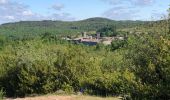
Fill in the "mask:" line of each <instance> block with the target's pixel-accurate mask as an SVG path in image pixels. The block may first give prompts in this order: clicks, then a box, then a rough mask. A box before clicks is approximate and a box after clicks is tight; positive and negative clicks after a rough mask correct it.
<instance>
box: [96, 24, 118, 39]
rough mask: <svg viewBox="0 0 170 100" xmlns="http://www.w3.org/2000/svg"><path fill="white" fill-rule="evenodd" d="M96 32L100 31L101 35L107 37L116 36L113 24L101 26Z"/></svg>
mask: <svg viewBox="0 0 170 100" xmlns="http://www.w3.org/2000/svg"><path fill="white" fill-rule="evenodd" d="M97 32H99V33H100V35H101V37H108V36H116V35H117V32H116V27H115V26H107V27H103V28H101V29H99V30H97Z"/></svg>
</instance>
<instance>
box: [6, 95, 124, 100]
mask: <svg viewBox="0 0 170 100" xmlns="http://www.w3.org/2000/svg"><path fill="white" fill-rule="evenodd" d="M5 100H121V99H120V98H114V97H108V98H102V97H93V96H76V95H72V96H56V95H46V96H37V97H26V98H16V99H5Z"/></svg>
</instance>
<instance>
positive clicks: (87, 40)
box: [63, 32, 124, 46]
mask: <svg viewBox="0 0 170 100" xmlns="http://www.w3.org/2000/svg"><path fill="white" fill-rule="evenodd" d="M63 39H64V40H67V41H70V42H73V43H76V44H79V43H82V44H84V45H89V46H94V45H97V44H99V43H101V44H104V45H111V43H112V41H114V40H124V37H123V36H114V37H101V34H100V33H99V32H96V34H95V35H89V34H87V32H82V33H81V36H79V37H77V38H73V39H72V38H68V37H64V38H63Z"/></svg>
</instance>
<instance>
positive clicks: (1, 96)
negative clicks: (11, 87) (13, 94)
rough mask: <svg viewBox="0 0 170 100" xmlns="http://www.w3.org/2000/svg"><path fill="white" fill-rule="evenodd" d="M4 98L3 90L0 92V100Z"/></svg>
mask: <svg viewBox="0 0 170 100" xmlns="http://www.w3.org/2000/svg"><path fill="white" fill-rule="evenodd" d="M4 96H5V92H4V91H3V89H1V90H0V100H3V99H4Z"/></svg>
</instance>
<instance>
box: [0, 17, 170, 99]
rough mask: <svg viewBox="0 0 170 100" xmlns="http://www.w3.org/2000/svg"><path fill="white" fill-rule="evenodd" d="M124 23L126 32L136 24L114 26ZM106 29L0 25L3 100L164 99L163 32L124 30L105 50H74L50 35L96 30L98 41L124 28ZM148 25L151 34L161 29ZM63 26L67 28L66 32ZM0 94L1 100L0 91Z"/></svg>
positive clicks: (167, 71)
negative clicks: (56, 99) (62, 95)
mask: <svg viewBox="0 0 170 100" xmlns="http://www.w3.org/2000/svg"><path fill="white" fill-rule="evenodd" d="M100 20H101V22H100ZM97 22H98V23H97ZM127 22H128V23H131V24H130V25H128V27H131V26H133V27H134V25H136V24H138V23H136V22H133V21H132V22H131V21H125V22H119V24H122V23H127ZM82 23H83V24H82ZM89 23H93V24H89ZM109 23H110V20H106V19H100V18H97V19H93V18H92V19H87V20H84V21H78V22H57V24H56V22H53V21H42V22H19V23H13V24H5V25H2V26H1V27H0V32H2V34H1V36H0V88H2V89H3V90H4V91H5V92H6V95H7V96H9V97H18V96H19V97H24V96H27V95H30V94H47V93H54V92H56V91H59V90H63V91H65V92H67V93H72V92H82V93H83V94H88V95H97V96H105V97H107V96H122V97H124V98H125V99H137V100H138V99H139V100H140V99H142V100H148V99H149V100H150V99H151V100H156V99H158V100H161V99H163V100H168V99H170V91H169V90H170V85H169V83H170V67H169V66H170V40H169V39H170V38H169V34H168V31H166V32H165V31H163V32H165V33H161V32H160V31H155V30H153V31H141V30H140V33H137V32H135V31H136V29H138V28H134V29H135V30H133V31H134V33H131V32H130V31H131V30H129V32H127V35H128V36H127V37H126V38H125V39H124V40H115V41H113V42H112V44H111V45H110V46H103V45H96V46H86V45H81V44H80V45H76V44H72V43H69V42H67V41H64V40H61V39H60V36H59V35H58V34H56V32H57V31H58V32H59V29H56V28H59V27H61V26H62V27H63V28H61V30H62V31H60V32H64V31H65V33H67V31H68V32H69V34H70V33H71V32H78V31H80V30H81V31H82V30H86V31H91V30H93V31H97V30H99V31H100V32H103V35H104V36H114V33H115V32H118V31H115V30H119V29H120V26H121V27H123V26H124V25H123V24H122V25H120V26H119V24H117V25H116V24H115V27H116V28H117V29H115V27H111V25H110V26H108V25H106V24H109ZM117 23H118V22H117ZM141 23H143V22H141ZM163 23H165V22H164V21H163ZM145 24H146V23H145ZM151 24H154V25H152V26H153V27H156V28H158V27H160V26H161V25H160V23H158V22H152V23H151ZM151 24H149V25H151ZM155 24H156V25H155ZM57 25H58V26H57ZM74 25H75V26H74ZM76 25H77V26H76ZM87 25H89V26H87ZM93 25H94V26H93ZM95 25H96V26H95ZM100 25H102V26H100ZM147 25H148V24H147ZM68 26H71V28H70V29H68ZM73 26H74V27H73ZM99 26H100V27H99ZM110 27H111V28H110ZM133 27H132V28H133ZM140 27H141V29H142V28H144V27H145V26H140ZM85 28H87V29H85ZM112 28H113V29H112ZM160 28H161V27H160ZM55 29H56V30H55ZM16 30H17V31H16ZM30 30H31V31H30ZM72 30H74V31H72ZM15 31H16V32H15ZM119 31H120V30H119ZM8 32H9V33H8ZM10 32H11V33H10ZM13 32H14V33H13ZM22 32H23V33H22ZM29 32H30V34H27V33H29ZM34 33H35V34H34ZM33 34H34V35H33ZM1 94H2V96H3V92H2V91H1V92H0V96H1Z"/></svg>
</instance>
